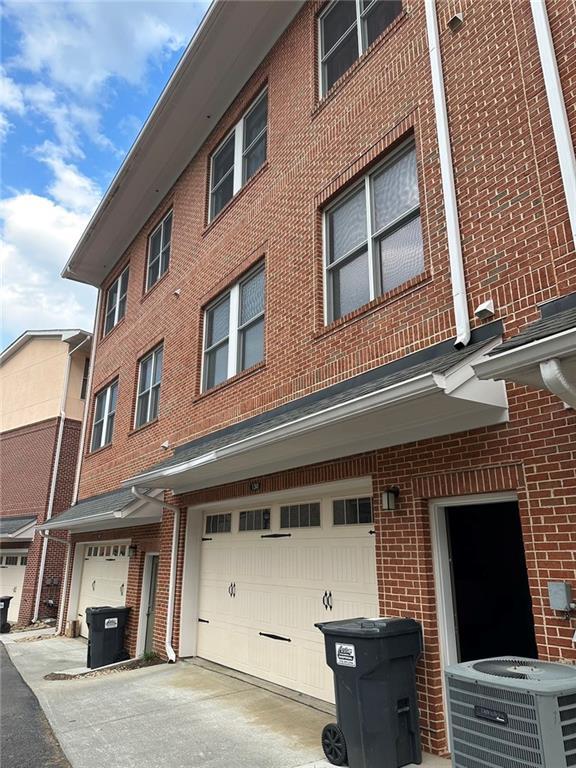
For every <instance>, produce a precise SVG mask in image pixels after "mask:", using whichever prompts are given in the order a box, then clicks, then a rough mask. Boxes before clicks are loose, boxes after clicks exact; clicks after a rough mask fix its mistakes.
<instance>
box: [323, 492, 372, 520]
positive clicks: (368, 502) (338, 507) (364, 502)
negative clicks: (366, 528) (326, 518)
mask: <svg viewBox="0 0 576 768" xmlns="http://www.w3.org/2000/svg"><path fill="white" fill-rule="evenodd" d="M332 511H333V519H334V525H362V524H364V523H371V522H372V499H371V498H370V497H369V496H364V497H362V498H358V499H337V500H335V501H334V502H333V503H332Z"/></svg>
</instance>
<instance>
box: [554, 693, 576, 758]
mask: <svg viewBox="0 0 576 768" xmlns="http://www.w3.org/2000/svg"><path fill="white" fill-rule="evenodd" d="M558 708H559V710H560V722H561V723H562V738H563V742H564V753H565V755H566V765H567V766H574V765H576V694H570V695H569V696H559V697H558Z"/></svg>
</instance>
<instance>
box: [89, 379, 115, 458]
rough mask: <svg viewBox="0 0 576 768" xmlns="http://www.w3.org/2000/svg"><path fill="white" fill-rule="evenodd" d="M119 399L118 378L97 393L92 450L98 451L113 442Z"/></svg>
mask: <svg viewBox="0 0 576 768" xmlns="http://www.w3.org/2000/svg"><path fill="white" fill-rule="evenodd" d="M117 399H118V380H116V381H113V382H112V384H109V385H108V386H107V387H106V388H105V389H103V390H102V391H101V392H99V393H98V395H96V402H95V405H94V425H93V427H92V450H93V451H96V450H98V448H102V447H103V446H105V445H108V444H109V443H111V442H112V433H113V431H114V416H115V415H116V400H117Z"/></svg>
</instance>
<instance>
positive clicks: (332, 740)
mask: <svg viewBox="0 0 576 768" xmlns="http://www.w3.org/2000/svg"><path fill="white" fill-rule="evenodd" d="M322 749H323V750H324V754H325V755H326V759H327V760H328V762H329V763H332V765H347V759H348V752H347V749H346V740H345V739H344V734H343V733H342V729H341V728H340V727H339V726H338V725H336V723H328V725H325V726H324V729H323V730H322Z"/></svg>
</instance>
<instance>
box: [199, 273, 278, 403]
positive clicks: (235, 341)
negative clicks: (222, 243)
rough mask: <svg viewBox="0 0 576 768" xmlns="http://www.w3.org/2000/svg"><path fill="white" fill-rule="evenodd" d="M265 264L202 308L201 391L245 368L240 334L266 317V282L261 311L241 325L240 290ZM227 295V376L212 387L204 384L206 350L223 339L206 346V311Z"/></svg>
mask: <svg viewBox="0 0 576 768" xmlns="http://www.w3.org/2000/svg"><path fill="white" fill-rule="evenodd" d="M265 269H266V267H265V264H264V263H263V262H261V263H260V264H258V265H257V266H256V267H254V268H253V269H251V270H250V271H249V272H247V273H246V274H245V275H244V276H243V277H242V278H241V279H240V280H238V281H237V282H236V283H234V285H233V286H231V288H229V289H228V290H227V291H224V293H221V294H220V295H219V296H218V297H217V298H216V299H215V300H214V301H213V302H211V303H210V304H208V306H207V307H206V308H205V309H204V340H203V344H202V371H201V376H202V379H201V381H202V392H208V391H209V390H210V389H213V388H214V386H216V387H217V386H218V384H224V381H228V379H231V378H232V377H233V376H236V374H237V373H241V372H242V370H245V369H243V368H241V367H240V362H241V361H240V351H241V350H240V335H241V333H242V331H243V330H244V329H245V328H247V327H249V326H250V325H253V324H254V323H255V322H256V321H258V320H260V318H265V317H266V283H264V309H263V310H262V312H260V313H259V314H257V315H254V317H251V318H250V320H248V321H247V322H246V323H244V324H243V325H241V324H240V290H241V288H242V286H243V285H244V283H246V282H248V281H249V280H251V279H252V278H253V277H254V276H255V275H257V274H258V273H259V272H261V271H262V272H265ZM264 280H266V275H264ZM227 297H229V299H230V308H229V313H228V336H227V341H228V368H227V376H226V379H224V381H221V382H218V384H215V385H214V386H212V387H208V386H206V372H207V366H206V358H207V354H208V352H211V351H212V350H214V349H216V348H217V347H218V346H220V345H221V344H223V343H224V339H223V338H222V339H220V341H219V342H218V343H217V344H213V345H212V346H211V347H207V346H206V343H207V340H208V313H209V312H210V311H212V310H213V309H214V308H215V307H217V306H218V304H220V303H221V302H223V301H225V300H226V298H227Z"/></svg>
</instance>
